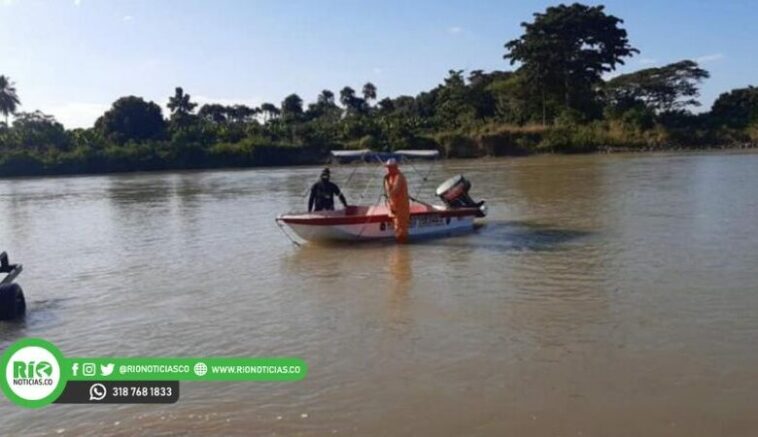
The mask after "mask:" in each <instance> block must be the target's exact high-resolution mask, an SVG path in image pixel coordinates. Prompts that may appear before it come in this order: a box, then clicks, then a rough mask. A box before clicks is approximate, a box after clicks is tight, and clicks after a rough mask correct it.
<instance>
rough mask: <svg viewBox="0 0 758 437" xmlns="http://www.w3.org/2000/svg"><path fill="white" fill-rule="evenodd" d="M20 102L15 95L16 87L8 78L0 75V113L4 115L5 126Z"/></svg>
mask: <svg viewBox="0 0 758 437" xmlns="http://www.w3.org/2000/svg"><path fill="white" fill-rule="evenodd" d="M20 104H21V101H20V100H19V99H18V95H16V87H15V84H14V83H13V82H11V80H10V78H8V76H3V75H0V112H2V113H3V115H5V126H6V127H7V126H8V116H9V115H10V114H14V113H15V112H16V107H17V106H18V105H20Z"/></svg>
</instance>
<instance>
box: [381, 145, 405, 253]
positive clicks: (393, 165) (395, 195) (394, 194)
mask: <svg viewBox="0 0 758 437" xmlns="http://www.w3.org/2000/svg"><path fill="white" fill-rule="evenodd" d="M385 167H386V168H387V174H386V175H385V176H384V192H385V194H387V199H388V201H389V207H390V217H392V220H393V221H394V224H395V239H396V240H397V242H398V243H405V242H407V241H408V225H409V223H410V221H411V205H410V200H409V198H408V182H407V181H406V180H405V176H403V174H402V173H400V169H398V167H397V161H396V160H394V159H390V160H388V161H387V163H386V164H385Z"/></svg>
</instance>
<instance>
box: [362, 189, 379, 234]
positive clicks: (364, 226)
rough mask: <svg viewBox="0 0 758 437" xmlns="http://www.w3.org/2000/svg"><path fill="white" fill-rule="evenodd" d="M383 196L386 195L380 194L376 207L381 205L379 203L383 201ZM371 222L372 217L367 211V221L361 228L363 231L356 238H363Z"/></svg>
mask: <svg viewBox="0 0 758 437" xmlns="http://www.w3.org/2000/svg"><path fill="white" fill-rule="evenodd" d="M382 196H384V193H381V194H379V198H378V199H376V204H375V205H377V206H378V205H379V202H381V200H382ZM370 209H371V207H370V206H369V210H370ZM370 220H371V215H370V214H369V213H368V211H366V221H365V222H363V226H361V231H360V232H358V236H357V237H356V238H357V239H360V238H361V237H362V236H363V231H365V230H366V225H368V222H369V221H370Z"/></svg>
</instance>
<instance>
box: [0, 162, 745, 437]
mask: <svg viewBox="0 0 758 437" xmlns="http://www.w3.org/2000/svg"><path fill="white" fill-rule="evenodd" d="M406 170H408V173H409V174H410V173H411V172H410V169H406ZM319 171H320V170H319V169H318V168H305V167H302V168H286V169H284V168H282V169H249V170H230V171H202V172H176V173H147V174H124V175H109V176H84V177H59V178H28V179H13V180H0V250H7V251H8V252H9V254H10V256H11V260H12V261H13V260H15V261H17V262H21V263H23V264H24V269H25V270H24V273H23V274H22V275H21V276H20V277H19V279H18V282H19V283H21V284H22V285H23V287H24V290H25V293H26V295H27V299H28V306H29V312H28V315H27V317H26V318H25V320H23V321H21V322H15V323H8V322H0V347H2V348H3V349H4V348H5V347H6V346H7V345H8V344H10V343H11V342H13V341H15V340H17V339H19V338H22V337H27V336H31V337H41V338H45V339H47V340H49V341H51V342H53V343H54V344H55V345H56V346H58V347H59V348H60V349H61V350H62V351H63V353H64V354H66V355H68V356H109V355H110V356H214V355H219V356H261V357H265V356H297V357H301V358H303V359H305V360H306V361H307V362H308V364H309V373H308V376H307V378H306V379H305V380H304V381H301V382H290V383H270V382H267V383H256V382H240V383H220V382H216V383H212V382H206V383H201V382H195V383H193V382H186V383H182V387H181V399H180V400H179V403H177V404H175V405H164V406H141V405H121V406H89V407H88V406H76V405H53V406H49V407H46V408H44V409H42V410H23V409H20V408H18V407H15V406H12V405H11V404H10V403H9V402H8V401H7V400H5V399H4V398H3V399H2V400H0V433H2V434H3V435H27V436H34V435H76V436H81V435H93V436H95V435H97V436H107V435H130V434H141V435H146V434H151V435H184V434H217V435H273V434H276V435H292V434H300V435H451V436H453V435H455V436H458V435H514V436H545V435H563V436H609V435H612V436H659V435H660V436H669V435H670V436H715V435H729V436H754V435H757V434H758V416H757V415H756V414H755V405H756V401H758V397H757V396H758V395H756V393H758V347H756V345H758V154H756V153H724V152H720V153H699V154H698V153H693V154H630V155H627V154H618V155H607V156H601V155H587V156H540V157H530V158H519V159H490V160H471V161H447V162H444V163H442V164H440V166H439V168H438V169H437V172H436V177H432V178H431V179H432V181H433V182H434V183H431V182H430V183H428V184H427V185H426V188H427V191H432V190H433V185H435V184H436V183H438V182H441V180H442V178H444V177H446V176H449V175H452V174H455V173H463V174H465V175H466V176H467V177H468V178H469V179H470V180H471V181H472V183H473V188H472V194H473V196H474V197H475V198H486V199H487V201H488V204H489V205H490V209H489V211H490V214H489V216H488V217H487V218H486V219H484V220H483V225H482V226H481V227H479V228H478V229H477V230H476V231H475V232H474V233H472V234H468V235H459V236H455V237H451V238H445V239H437V240H429V241H424V242H421V243H417V244H410V245H407V246H396V245H394V244H385V243H380V244H364V245H355V246H345V245H343V246H336V247H334V246H327V247H323V246H322V247H318V246H305V247H300V248H298V247H296V246H294V245H293V244H291V242H290V241H289V240H288V239H287V238H286V237H285V236H284V235H283V234H282V233H281V232H280V230H279V229H278V228H277V227H276V225H275V223H274V220H273V219H274V217H275V215H276V214H278V213H280V212H284V211H288V210H293V209H302V207H303V206H304V202H305V199H304V197H303V194H304V192H305V190H306V189H307V187H308V185H309V183H311V182H312V181H314V180H315V179H316V177H317V176H318V173H319ZM349 171H350V169H349V168H334V169H333V177H334V180H335V181H336V182H338V183H340V182H344V181H345V180H346V179H347V177H348V173H349ZM358 179H360V178H358ZM358 179H356V181H357V180H358ZM411 179H413V180H414V181H416V182H418V181H417V178H411ZM343 188H345V191H346V193H347V194H348V198H349V199H352V200H353V201H355V200H356V199H357V198H358V195H359V194H360V193H361V190H360V189H359V188H358V187H356V188H355V189H350V187H343ZM368 193H369V194H368V195H369V196H371V194H370V190H369V191H368ZM427 198H428V197H427ZM371 200H373V199H371Z"/></svg>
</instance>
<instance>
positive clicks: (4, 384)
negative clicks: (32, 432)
mask: <svg viewBox="0 0 758 437" xmlns="http://www.w3.org/2000/svg"><path fill="white" fill-rule="evenodd" d="M0 363H1V364H2V366H1V371H2V377H0V388H1V389H2V391H3V393H5V396H7V397H8V399H10V400H11V401H12V402H13V403H15V404H17V405H20V406H22V407H27V408H38V407H42V406H45V405H48V404H50V403H52V402H53V401H55V400H56V399H57V398H58V396H59V395H60V394H61V392H62V391H63V388H64V387H65V385H66V382H65V381H64V378H63V374H62V372H61V365H62V364H63V354H61V352H60V351H59V350H58V348H56V347H55V346H53V345H52V344H51V343H49V342H47V341H45V340H42V339H38V338H25V339H22V340H19V341H17V342H16V343H13V344H12V345H11V346H10V347H9V348H8V349H7V350H6V351H5V353H3V357H2V360H0Z"/></svg>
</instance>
